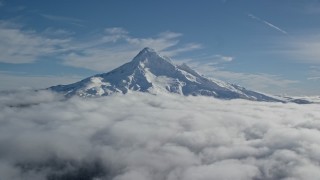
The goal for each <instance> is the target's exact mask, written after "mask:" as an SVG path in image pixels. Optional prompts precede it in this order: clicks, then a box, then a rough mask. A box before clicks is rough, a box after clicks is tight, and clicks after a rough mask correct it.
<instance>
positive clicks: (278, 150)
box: [0, 92, 320, 180]
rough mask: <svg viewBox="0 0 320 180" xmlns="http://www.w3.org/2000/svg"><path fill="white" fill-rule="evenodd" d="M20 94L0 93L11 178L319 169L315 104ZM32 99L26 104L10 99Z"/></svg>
mask: <svg viewBox="0 0 320 180" xmlns="http://www.w3.org/2000/svg"><path fill="white" fill-rule="evenodd" d="M22 94H23V93H22ZM22 94H21V93H20V95H19V94H16V95H14V94H11V95H10V96H7V100H6V101H0V102H1V105H0V106H1V108H0V123H1V126H0V147H1V150H0V157H1V158H0V174H1V176H2V178H4V179H24V180H28V179H32V180H34V179H79V177H88V178H87V179H115V180H127V179H142V180H143V179H146V180H147V179H148V180H163V179H167V180H182V179H187V180H189V179H190V180H191V179H192V180H195V179H198V180H203V179H219V180H221V179H243V180H247V179H312V178H314V177H319V176H320V174H319V172H320V171H319V170H320V167H319V165H318V164H319V161H320V156H319V153H318V152H319V149H320V141H319V139H320V138H319V137H320V131H319V130H320V122H319V119H320V113H319V111H318V109H319V105H317V104H313V105H297V104H281V103H265V102H251V101H245V100H231V101H223V100H217V99H214V98H207V97H182V96H174V95H162V96H154V95H150V94H141V93H131V94H127V95H114V96H108V97H102V98H96V99H79V98H72V99H69V100H61V99H60V97H57V96H56V95H54V94H50V93H49V92H41V93H28V94H24V95H25V97H27V96H28V98H19V97H21V96H22ZM1 99H4V97H3V95H1ZM30 99H32V100H33V101H31V102H32V103H29V104H30V105H29V106H17V105H12V103H11V104H10V102H15V104H23V103H24V104H27V103H28V102H30Z"/></svg>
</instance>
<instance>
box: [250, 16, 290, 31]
mask: <svg viewBox="0 0 320 180" xmlns="http://www.w3.org/2000/svg"><path fill="white" fill-rule="evenodd" d="M248 16H249V17H250V18H252V19H255V20H257V21H259V22H262V23H264V24H266V25H267V26H269V27H271V28H273V29H275V30H277V31H279V32H281V33H283V34H288V32H287V31H285V30H283V29H281V28H279V27H278V26H276V25H274V24H272V23H270V22H268V21H266V20H263V19H261V18H259V17H257V16H255V15H253V14H248Z"/></svg>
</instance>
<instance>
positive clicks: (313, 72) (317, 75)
mask: <svg viewBox="0 0 320 180" xmlns="http://www.w3.org/2000/svg"><path fill="white" fill-rule="evenodd" d="M308 80H315V81H316V80H320V66H310V67H309V77H308Z"/></svg>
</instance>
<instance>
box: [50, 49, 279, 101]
mask: <svg viewBox="0 0 320 180" xmlns="http://www.w3.org/2000/svg"><path fill="white" fill-rule="evenodd" d="M49 89H50V90H52V91H55V92H59V93H63V94H64V95H66V96H74V95H78V96H81V97H98V96H107V95H110V94H113V93H123V94H126V93H128V92H132V91H140V92H148V93H151V94H162V93H168V92H169V93H174V94H180V95H186V96H187V95H193V96H199V95H201V96H212V97H216V98H221V99H235V98H241V99H248V100H256V101H274V102H282V101H283V100H280V99H279V98H275V97H271V96H268V95H265V94H262V93H258V92H255V91H251V90H247V89H245V88H243V87H240V86H238V85H234V84H229V83H226V82H223V81H218V80H213V79H209V78H206V77H204V76H202V75H199V74H198V73H197V72H196V71H194V70H192V69H191V68H190V67H188V66H187V65H186V64H182V65H175V64H173V63H172V62H171V60H170V59H168V58H166V57H162V56H160V55H159V54H158V53H157V52H156V51H155V50H153V49H151V48H144V49H143V50H142V51H140V52H139V54H138V55H137V56H136V57H134V58H133V60H132V61H131V62H128V63H126V64H124V65H122V66H120V67H118V68H116V69H114V70H112V71H110V72H108V73H103V74H97V75H94V76H92V77H89V78H86V79H84V80H82V81H79V82H76V83H73V84H70V85H58V86H53V87H50V88H49Z"/></svg>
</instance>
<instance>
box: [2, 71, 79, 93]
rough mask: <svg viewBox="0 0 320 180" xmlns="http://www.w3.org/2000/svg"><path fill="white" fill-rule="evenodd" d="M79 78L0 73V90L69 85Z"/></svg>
mask: <svg viewBox="0 0 320 180" xmlns="http://www.w3.org/2000/svg"><path fill="white" fill-rule="evenodd" d="M83 78H84V77H79V76H72V75H70V76H40V75H39V76H30V75H25V74H15V75H13V74H11V73H9V72H1V71H0V82H1V87H0V91H1V90H17V89H42V88H48V87H50V86H53V85H57V84H70V83H74V82H76V81H79V80H81V79H83Z"/></svg>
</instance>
